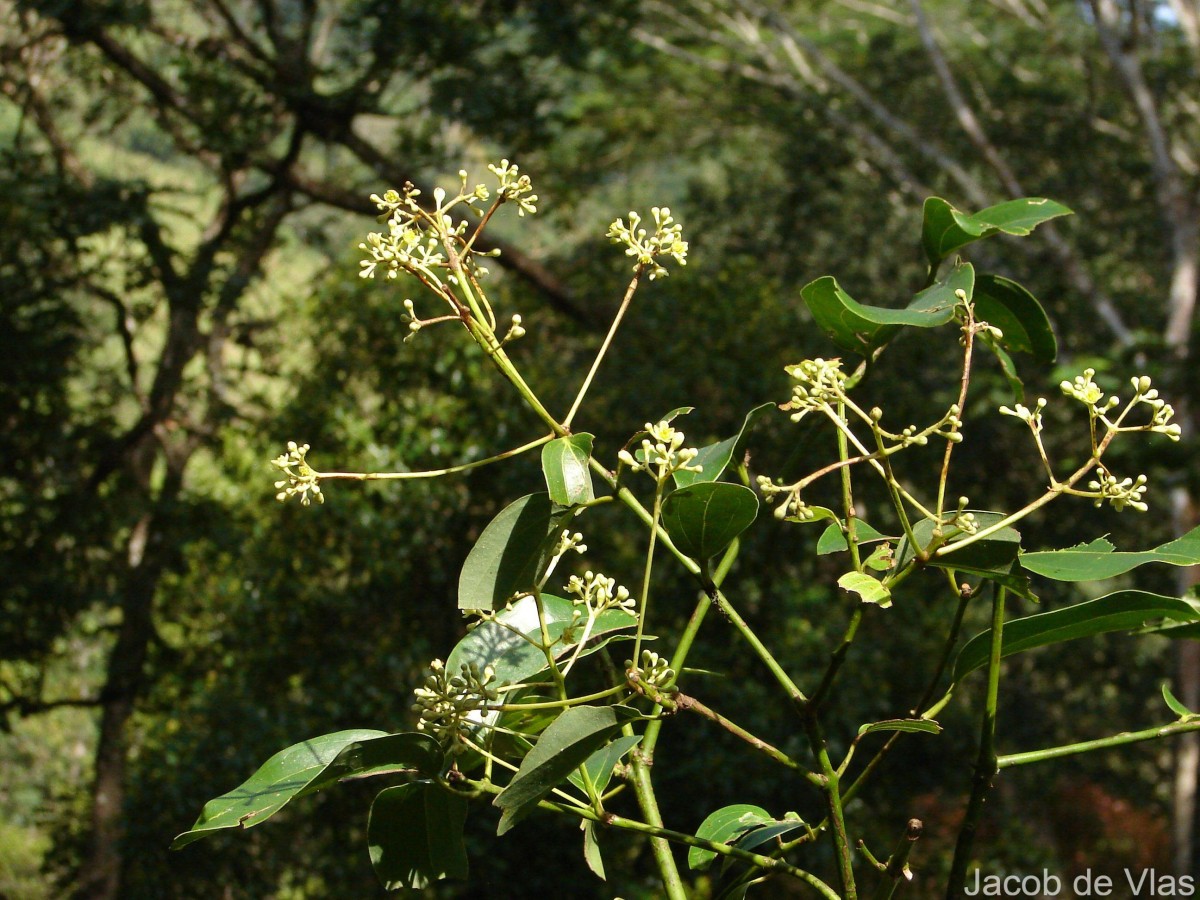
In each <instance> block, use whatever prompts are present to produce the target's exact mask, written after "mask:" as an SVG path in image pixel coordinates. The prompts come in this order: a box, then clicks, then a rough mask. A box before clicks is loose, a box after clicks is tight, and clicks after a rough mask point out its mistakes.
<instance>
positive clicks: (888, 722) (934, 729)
mask: <svg viewBox="0 0 1200 900" xmlns="http://www.w3.org/2000/svg"><path fill="white" fill-rule="evenodd" d="M876 731H889V732H891V731H902V732H905V733H910V734H941V733H942V726H941V725H939V724H938V723H937V722H935V721H933V720H932V719H884V720H883V721H882V722H871V723H869V724H867V725H863V726H862V727H861V728H859V729H858V736H859V737H862V736H863V735H864V734H872V733H874V732H876Z"/></svg>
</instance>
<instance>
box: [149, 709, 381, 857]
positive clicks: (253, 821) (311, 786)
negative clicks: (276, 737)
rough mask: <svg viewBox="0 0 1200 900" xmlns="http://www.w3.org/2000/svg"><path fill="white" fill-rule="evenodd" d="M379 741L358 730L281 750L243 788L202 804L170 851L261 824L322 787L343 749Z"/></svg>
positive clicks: (378, 734)
mask: <svg viewBox="0 0 1200 900" xmlns="http://www.w3.org/2000/svg"><path fill="white" fill-rule="evenodd" d="M381 737H387V732H384V731H369V730H367V729H363V728H359V729H353V730H350V731H337V732H334V733H333V734H324V735H321V736H320V737H315V738H312V739H310V740H307V741H303V742H301V743H299V744H293V745H292V746H291V747H288V748H287V749H285V750H280V751H279V752H278V753H276V754H275V755H274V756H272V757H271V758H270V759H268V760H267V761H266V762H265V763H263V765H262V766H261V767H260V768H259V770H258V771H257V772H255V773H254V774H253V775H251V776H250V777H249V778H248V779H246V781H244V782H242V784H240V785H238V786H237V787H236V788H234V789H233V790H232V791H230V792H229V793H227V794H222V795H221V796H220V797H217V798H216V799H215V800H210V801H208V803H206V804H204V809H203V810H202V811H201V812H200V817H199V818H198V819H196V823H195V824H194V825H193V826H192V827H191V828H190V829H189V830H187V831H185V832H184V833H183V834H180V835H179V836H178V837H176V838H175V840H174V841H172V842H171V849H172V850H178V849H180V848H181V847H186V846H187V845H188V844H190V843H192V841H196V840H199V839H200V838H202V837H207V836H208V835H209V834H212V833H213V832H215V831H222V830H224V829H226V828H252V827H254V826H255V825H259V824H261V823H263V822H265V821H266V820H267V819H269V818H270V817H271V816H273V815H275V813H277V812H279V810H281V809H283V807H284V806H286V805H287V804H288V803H289V802H291V800H292V799H294V798H295V797H301V796H304V795H305V794H311V793H312V792H313V791H316V790H319V789H320V788H321V787H323V786H327V785H328V783H329V782H328V781H326V780H324V779H323V778H322V776H323V775H324V774H325V772H326V769H328V768H329V766H330V765H331V764H332V763H333V762H334V760H336V759H337V758H338V756H339V754H341V752H342V751H343V750H345V749H347V748H348V747H352V746H353V745H354V744H355V743H357V742H360V741H368V740H371V739H372V738H381Z"/></svg>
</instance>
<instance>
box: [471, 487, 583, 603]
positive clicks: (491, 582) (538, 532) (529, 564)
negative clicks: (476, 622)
mask: <svg viewBox="0 0 1200 900" xmlns="http://www.w3.org/2000/svg"><path fill="white" fill-rule="evenodd" d="M570 516H571V510H570V509H562V508H561V507H556V506H554V505H553V504H552V503H551V502H550V495H549V494H544V493H542V494H529V495H527V496H525V497H522V498H521V499H520V500H516V501H514V502H513V503H511V504H509V505H508V506H506V507H505V508H504V509H503V510H501V512H500V514H499V515H498V516H496V518H494V519H492V521H491V522H489V523H488V526H487V527H486V528H485V529H484V530H483V534H481V535H480V536H479V540H477V541H476V542H475V546H474V547H472V548H471V552H470V553H469V554H467V560H466V562H465V563H463V568H462V573H461V574H460V575H459V577H458V608H459V609H498V608H499V607H501V606H503V605H504V604H505V603H507V602H508V600H509V598H511V597H512V596H513V595H514V594H516V593H518V592H520V591H530V590H532V589H533V586H534V583H535V582H536V581H537V579H538V576H539V575H540V574H541V572H542V570H543V569H544V567H545V565H546V563H547V562H548V557H549V554H550V553H551V552H552V551H553V549H554V546H555V544H556V543H557V542H558V538H559V535H560V533H561V532H562V528H563V524H564V523H565V522H566V520H567V519H569V518H570Z"/></svg>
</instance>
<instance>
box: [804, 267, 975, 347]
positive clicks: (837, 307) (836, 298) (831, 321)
mask: <svg viewBox="0 0 1200 900" xmlns="http://www.w3.org/2000/svg"><path fill="white" fill-rule="evenodd" d="M931 290H932V289H931ZM923 293H925V292H923ZM800 296H801V298H803V300H804V302H805V304H807V306H808V309H809V311H810V312H811V313H812V316H813V319H814V320H815V321H816V323H817V325H818V326H819V327H820V328H821V330H822V331H824V332H825V334H826V335H827V336H828V337H829V339H830V340H832V341H833V342H834V343H835V344H837V345H838V346H839V347H841V348H842V349H843V350H849V351H852V352H854V353H860V354H863V355H865V354H867V353H869V352H870V351H871V350H873V349H874V348H876V347H878V346H881V345H882V344H886V343H887V342H888V341H889V340H891V338H892V337H893V336H894V335H895V333H896V332H897V331H898V330H899V329H900V327H901V326H903V325H914V326H917V327H919V328H932V327H934V326H936V325H942V324H945V323H946V322H948V321H950V319H951V318H953V316H954V310H953V307H950V308H945V307H943V306H941V305H939V304H938V303H936V302H935V299H936V298H935V297H934V296H932V295H931V296H930V297H928V298H927V301H928V302H929V303H930V305H931V308H930V309H921V308H919V307H916V308H913V307H910V308H908V309H883V308H881V307H877V306H864V305H863V304H861V303H859V302H857V301H856V300H854V298H852V297H851V296H850V295H849V294H847V293H846V292H845V291H843V290H842V288H841V287H840V286H839V285H838V283H837V280H836V279H835V278H833V277H832V276H830V275H826V276H824V277H823V278H818V279H817V280H816V281H813V282H810V283H809V284H807V285H805V286H804V287H803V288H801V289H800ZM920 296H921V295H918V297H920ZM968 296H969V293H968ZM915 302H917V301H914V303H915Z"/></svg>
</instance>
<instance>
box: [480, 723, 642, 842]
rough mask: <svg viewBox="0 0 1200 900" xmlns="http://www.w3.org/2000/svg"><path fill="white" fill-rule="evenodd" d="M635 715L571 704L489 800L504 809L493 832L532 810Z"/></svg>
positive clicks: (504, 827) (504, 828) (513, 822)
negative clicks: (494, 797)
mask: <svg viewBox="0 0 1200 900" xmlns="http://www.w3.org/2000/svg"><path fill="white" fill-rule="evenodd" d="M637 717H638V712H637V710H634V709H631V708H629V707H627V706H572V707H571V708H569V709H567V710H565V711H564V712H563V714H562V715H560V716H559V717H558V718H557V719H555V720H554V721H553V722H552V723H550V726H549V727H548V728H547V729H546V730H545V731H544V732H542V734H541V736H540V737H539V738H538V740H537V743H536V744H534V745H533V749H532V750H530V751H529V753H527V754H526V755H525V759H523V760H522V761H521V768H520V769H519V770H518V771H517V773H516V774H515V775H514V776H513V779H512V781H510V782H509V783H508V787H506V788H505V789H504V790H503V791H501V792H500V793H499V794H498V795H497V796H496V799H495V800H493V801H492V804H493V805H494V806H497V807H499V808H500V809H502V810H503V811H504V812H503V815H501V817H500V824H499V826H498V827H497V829H496V834H497V835H501V834H504V833H505V832H506V831H508V830H509V829H511V828H512V827H513V826H514V825H516V824H517V822H518V821H520V820H521V819H522V818H524V817H525V816H526V815H528V814H529V813H530V812H532V811H533V809H534V808H535V807H536V806H537V803H538V801H539V800H541V799H542V798H543V797H545V796H546V795H547V794H548V793H550V791H551V790H553V789H554V788H555V787H556V786H557V785H559V784H560V783H561V782H563V781H565V780H566V778H567V776H568V775H570V774H571V772H572V771H574V770H575V769H577V768H579V767H580V766H581V765H583V763H584V762H585V761H586V760H587V759H588V757H590V756H591V755H592V754H593V753H594V752H595V751H596V750H598V749H599V748H600V747H602V746H603V745H604V744H605V743H606V742H607V741H608V739H609V737H611V736H612V734H613V733H614V732H616V731H617V730H619V729H620V727H621V726H622V725H623V724H625V723H626V722H628V721H630V720H631V719H635V718H637Z"/></svg>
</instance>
